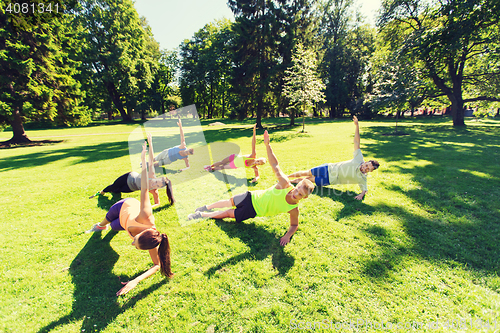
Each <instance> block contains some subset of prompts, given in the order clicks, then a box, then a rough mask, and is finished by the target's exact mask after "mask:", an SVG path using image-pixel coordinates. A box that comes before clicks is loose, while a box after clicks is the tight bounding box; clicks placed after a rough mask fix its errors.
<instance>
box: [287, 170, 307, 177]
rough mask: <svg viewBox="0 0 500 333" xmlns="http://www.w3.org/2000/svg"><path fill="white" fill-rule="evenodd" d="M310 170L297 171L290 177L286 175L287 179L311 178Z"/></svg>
mask: <svg viewBox="0 0 500 333" xmlns="http://www.w3.org/2000/svg"><path fill="white" fill-rule="evenodd" d="M312 175H313V174H312V173H311V170H303V171H297V172H294V173H292V174H291V175H288V178H297V177H312Z"/></svg>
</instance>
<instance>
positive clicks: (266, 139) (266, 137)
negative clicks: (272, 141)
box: [264, 130, 269, 145]
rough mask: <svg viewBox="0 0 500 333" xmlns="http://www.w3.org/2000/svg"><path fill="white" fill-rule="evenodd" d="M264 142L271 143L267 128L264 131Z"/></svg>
mask: <svg viewBox="0 0 500 333" xmlns="http://www.w3.org/2000/svg"><path fill="white" fill-rule="evenodd" d="M264 143H265V144H266V145H268V144H269V133H267V130H265V131H264Z"/></svg>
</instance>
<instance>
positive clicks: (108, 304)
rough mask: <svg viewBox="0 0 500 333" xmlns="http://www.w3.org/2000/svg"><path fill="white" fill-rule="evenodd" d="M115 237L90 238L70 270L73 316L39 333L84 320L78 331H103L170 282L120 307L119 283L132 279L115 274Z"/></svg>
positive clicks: (151, 287) (113, 232)
mask: <svg viewBox="0 0 500 333" xmlns="http://www.w3.org/2000/svg"><path fill="white" fill-rule="evenodd" d="M116 234H117V232H116V231H109V232H108V233H107V234H106V235H105V236H104V238H102V239H101V233H94V234H93V235H92V236H91V237H90V239H89V240H88V242H87V244H85V246H84V247H83V249H82V250H81V251H80V252H79V253H78V255H77V256H76V257H75V259H74V260H73V262H72V263H71V265H70V267H69V273H70V274H71V277H72V282H73V284H74V285H75V289H74V292H73V298H74V302H73V308H72V310H71V313H69V314H68V315H65V316H63V317H61V318H59V319H57V320H55V321H53V322H52V323H50V324H48V325H47V326H45V327H43V328H41V329H40V330H39V331H38V332H39V333H42V332H50V331H52V330H54V329H56V328H58V327H61V326H64V325H68V324H71V323H73V322H75V321H79V320H82V319H83V323H82V326H81V328H80V329H79V332H95V331H97V332H100V331H103V330H104V329H106V327H107V326H108V325H109V324H110V323H112V322H113V320H114V319H115V318H116V317H117V316H118V315H119V314H121V313H123V312H124V311H126V310H127V309H129V308H131V307H133V306H134V305H135V304H136V303H137V302H138V301H140V300H141V299H143V298H144V297H146V296H147V295H149V294H150V293H151V292H153V291H154V290H156V289H158V288H159V287H161V286H162V285H163V284H164V283H166V281H167V280H166V279H163V280H162V281H161V282H158V283H155V284H153V285H152V286H150V287H149V288H147V289H145V290H142V291H141V292H140V294H139V295H138V296H137V297H134V298H132V299H131V300H130V301H128V302H127V303H126V304H125V305H123V306H120V305H119V304H118V302H117V296H116V292H117V291H118V290H120V288H121V287H122V285H121V283H120V282H119V281H120V280H121V281H128V280H129V277H123V276H122V277H120V276H116V275H114V274H113V273H112V270H113V266H114V265H115V263H116V262H117V261H118V258H119V256H118V254H117V253H116V252H115V251H114V250H113V249H112V247H111V246H110V241H111V239H113V237H114V236H115V235H116Z"/></svg>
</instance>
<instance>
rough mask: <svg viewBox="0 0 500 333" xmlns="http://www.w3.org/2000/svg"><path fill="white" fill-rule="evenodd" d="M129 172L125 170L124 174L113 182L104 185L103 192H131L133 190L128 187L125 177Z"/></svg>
mask: <svg viewBox="0 0 500 333" xmlns="http://www.w3.org/2000/svg"><path fill="white" fill-rule="evenodd" d="M129 174H130V172H127V173H126V174H124V175H121V176H120V177H118V178H117V179H116V180H115V182H114V183H113V184H111V185H109V186H108V187H106V188H105V189H104V190H102V191H103V192H112V193H131V192H134V191H132V190H131V189H130V187H128V184H127V178H128V175H129Z"/></svg>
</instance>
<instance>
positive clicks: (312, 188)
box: [297, 178, 316, 195]
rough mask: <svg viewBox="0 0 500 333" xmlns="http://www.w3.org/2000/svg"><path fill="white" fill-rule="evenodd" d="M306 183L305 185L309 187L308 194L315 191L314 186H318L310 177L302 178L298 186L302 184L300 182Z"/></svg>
mask: <svg viewBox="0 0 500 333" xmlns="http://www.w3.org/2000/svg"><path fill="white" fill-rule="evenodd" d="M302 183H304V186H305V187H306V188H307V195H309V194H311V193H312V192H313V191H314V188H315V187H316V186H315V185H314V183H313V182H312V181H310V180H309V179H307V178H306V179H302V180H301V181H300V182H299V183H298V184H297V186H300V184H302Z"/></svg>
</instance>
